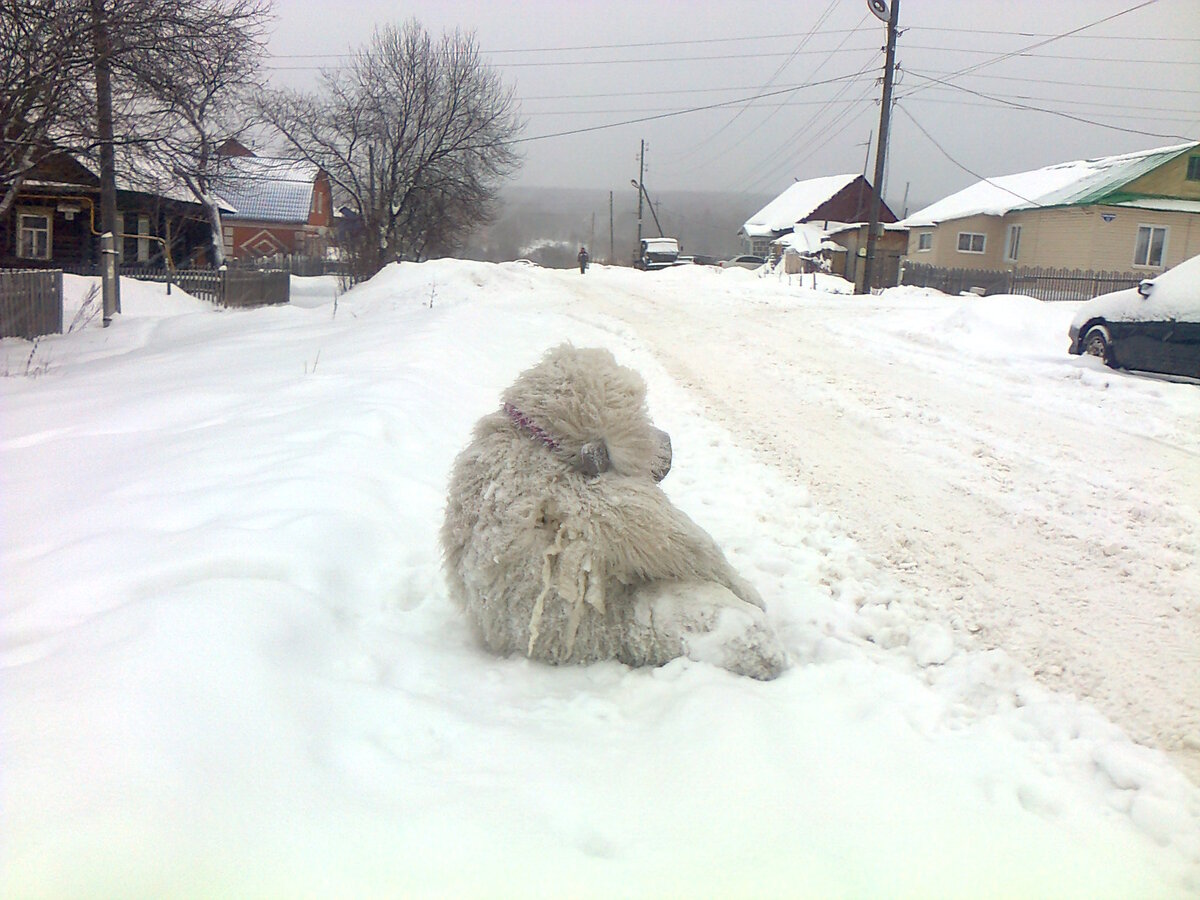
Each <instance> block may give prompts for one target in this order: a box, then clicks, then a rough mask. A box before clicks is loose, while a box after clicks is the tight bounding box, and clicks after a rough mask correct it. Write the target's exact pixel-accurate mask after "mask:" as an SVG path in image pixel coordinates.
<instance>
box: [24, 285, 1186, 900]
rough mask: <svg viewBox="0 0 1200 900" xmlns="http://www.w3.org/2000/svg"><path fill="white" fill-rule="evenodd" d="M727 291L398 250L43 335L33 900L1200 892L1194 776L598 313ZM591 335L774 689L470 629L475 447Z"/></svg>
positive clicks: (33, 512)
mask: <svg viewBox="0 0 1200 900" xmlns="http://www.w3.org/2000/svg"><path fill="white" fill-rule="evenodd" d="M695 268H696V270H697V271H696V272H691V273H687V274H685V275H679V274H678V273H671V276H670V277H671V282H662V281H657V280H656V279H655V277H654V276H655V275H657V274H659V273H652V274H651V275H650V276H647V274H646V273H634V272H629V271H623V270H611V269H606V268H604V267H601V266H597V267H594V269H593V270H592V271H591V272H589V274H588V275H587V277H586V278H581V277H580V276H579V275H578V274H577V273H572V272H559V271H551V270H542V269H535V268H532V267H528V266H515V265H501V266H495V265H488V264H482V263H463V262H452V261H440V262H436V263H426V264H422V265H416V264H401V265H396V266H392V267H389V268H388V269H387V270H385V271H384V272H383V273H381V274H380V275H379V276H378V277H377V278H376V279H374V280H373V281H371V282H370V283H368V284H365V285H362V286H360V287H358V288H356V289H355V290H353V291H351V292H349V293H347V294H345V295H343V296H341V297H339V298H338V303H337V308H336V312H335V310H334V306H333V299H334V297H333V293H334V290H335V285H334V282H333V281H332V280H322V281H320V282H316V283H314V284H311V285H305V284H300V285H298V288H299V289H298V290H297V294H296V297H297V302H296V303H294V304H292V305H290V306H286V307H271V308H265V309H258V310H250V311H221V310H216V309H214V308H212V307H210V306H208V305H207V304H203V303H200V302H199V301H196V300H194V299H192V298H187V297H186V295H181V296H175V294H173V295H172V298H170V299H168V298H167V297H166V295H165V290H164V289H163V287H162V286H146V285H137V284H135V283H132V282H129V281H125V282H123V289H124V290H125V292H126V293H125V297H126V298H127V299H125V300H124V301H123V303H124V304H125V308H126V312H125V313H124V314H123V315H122V316H121V317H119V318H118V319H117V321H116V322H115V323H114V325H113V327H112V328H110V329H100V328H99V327H98V326H99V323H98V320H96V321H93V322H92V324H91V325H90V326H88V327H87V328H84V329H82V330H80V331H77V332H76V333H73V334H69V335H63V336H56V337H49V338H46V339H44V340H43V342H42V344H41V346H42V347H43V348H44V350H45V353H46V354H47V355H46V359H47V365H46V367H45V368H44V370H43V371H42V372H41V375H40V377H38V378H22V377H10V378H5V379H0V410H2V413H0V497H2V498H3V499H2V500H0V503H2V507H0V509H2V522H0V535H2V537H0V540H2V541H3V544H2V545H0V571H3V573H4V584H5V589H4V594H3V599H2V601H0V603H2V606H0V634H2V635H3V640H2V642H0V672H2V673H3V675H2V676H0V677H2V678H3V684H4V697H5V712H4V716H3V719H2V720H0V729H2V730H0V758H2V759H3V772H4V775H3V780H2V781H0V790H2V792H3V795H2V802H0V808H2V809H3V810H4V813H3V815H4V837H5V841H4V843H5V846H4V854H3V864H2V865H0V894H3V895H4V896H5V897H27V896H71V895H75V896H81V895H89V896H97V895H118V896H145V895H152V894H164V893H166V894H178V893H189V894H196V895H207V896H221V895H228V896H231V895H250V894H270V895H276V896H286V895H293V894H294V895H300V894H302V895H306V896H353V895H367V894H405V895H431V894H434V895H439V896H481V895H486V896H506V895H512V896H517V895H519V896H528V895H531V894H532V895H540V894H555V893H568V894H570V895H572V896H598V897H599V896H613V895H620V896H663V895H676V896H679V895H688V896H691V895H713V896H732V895H756V896H772V895H774V896H779V895H792V896H828V895H847V896H930V895H937V896H961V897H975V896H979V895H980V894H981V893H984V894H994V895H997V896H1034V895H1038V896H1056V897H1057V896H1066V897H1089V898H1092V897H1114V898H1116V897H1120V898H1130V897H1177V896H1181V895H1184V894H1189V893H1190V894H1195V895H1197V896H1200V797H1198V794H1197V791H1196V789H1195V788H1194V787H1192V786H1191V785H1190V784H1189V783H1188V782H1187V780H1186V779H1185V778H1183V776H1182V775H1181V774H1180V773H1179V772H1178V771H1176V770H1175V769H1174V768H1172V767H1171V766H1170V765H1169V763H1168V762H1167V761H1166V760H1165V758H1164V757H1163V756H1162V755H1161V754H1158V753H1154V752H1151V751H1149V750H1145V749H1144V748H1141V747H1138V746H1137V745H1135V744H1133V743H1132V742H1130V741H1129V739H1128V738H1127V737H1125V736H1124V735H1123V734H1122V733H1121V732H1120V731H1119V730H1118V729H1116V728H1115V727H1114V726H1112V725H1111V724H1110V723H1108V722H1107V721H1106V720H1104V719H1103V718H1102V717H1100V716H1099V715H1098V714H1097V713H1096V712H1094V711H1093V710H1091V709H1090V708H1088V707H1086V706H1083V705H1081V704H1079V703H1077V702H1075V701H1074V700H1072V699H1071V698H1068V697H1063V696H1058V695H1053V694H1050V693H1048V692H1046V691H1043V690H1040V689H1038V688H1037V687H1036V686H1034V685H1033V684H1032V682H1031V681H1030V680H1029V678H1028V676H1027V675H1026V674H1025V673H1023V672H1021V671H1020V670H1018V668H1017V667H1016V666H1014V665H1013V664H1012V663H1011V661H1010V660H1008V659H1007V658H1006V657H1005V656H1004V655H1003V654H1001V653H999V652H992V653H987V654H981V653H971V652H968V651H966V650H964V649H962V648H961V647H959V646H958V645H957V644H956V642H955V639H954V637H953V634H952V632H951V630H950V629H949V627H948V626H946V625H945V623H939V622H937V621H932V620H930V619H929V618H928V617H927V616H920V615H918V614H916V613H914V612H912V611H911V609H910V607H909V606H908V605H907V603H906V600H907V598H906V597H905V596H904V595H903V593H902V592H901V591H900V590H899V589H898V587H897V585H896V584H895V582H893V581H892V580H891V579H890V577H889V575H888V573H887V572H886V570H884V569H882V568H881V567H880V565H879V563H878V561H877V560H872V559H870V558H868V557H867V556H866V555H865V554H864V553H863V552H862V551H861V550H860V549H859V548H858V547H857V546H856V545H855V544H854V542H853V541H852V540H850V539H849V538H848V537H847V536H846V535H845V534H844V533H843V532H841V531H840V530H839V529H838V528H837V527H836V526H835V525H834V524H833V522H834V520H833V519H832V518H831V517H830V516H828V515H827V514H826V513H825V512H824V511H822V510H821V509H818V508H815V507H814V506H813V504H812V502H811V500H810V498H809V496H808V494H807V491H806V490H805V489H804V487H803V486H802V485H799V484H797V483H795V481H793V480H789V478H788V477H787V475H786V474H785V473H783V472H781V471H778V470H775V469H772V468H769V467H767V466H765V465H763V464H761V463H758V462H756V461H755V459H754V458H753V456H752V455H751V454H750V453H749V452H748V450H747V448H746V447H744V446H742V445H741V444H739V442H738V438H737V436H735V435H732V434H730V433H728V432H726V431H724V430H723V429H722V428H721V427H719V426H718V425H716V424H714V422H713V421H712V420H711V419H710V418H709V417H708V416H707V415H706V411H705V410H704V409H701V408H699V407H698V406H697V405H696V403H695V401H693V400H692V399H691V398H690V395H689V394H688V393H687V392H686V391H685V390H684V388H683V387H681V386H680V385H679V384H677V383H676V382H675V381H673V380H672V379H671V378H670V377H669V376H668V375H667V373H666V371H665V369H664V368H663V367H662V365H661V364H660V363H659V362H658V361H657V360H655V359H654V358H653V357H652V356H651V355H650V353H649V352H648V350H647V349H646V348H645V347H644V346H642V345H640V344H639V343H638V342H637V341H636V340H634V339H633V338H631V337H630V335H629V334H628V332H627V331H626V330H624V329H622V328H621V327H620V325H619V324H615V323H614V322H612V321H608V320H603V319H596V318H588V317H586V316H583V315H582V314H581V312H580V308H579V306H578V304H577V303H576V302H574V300H573V298H578V297H579V296H581V293H580V292H585V291H590V292H597V296H599V295H602V294H603V292H605V291H622V292H628V293H633V292H637V291H658V290H666V289H669V290H680V292H681V294H685V293H687V292H691V293H692V294H702V293H704V292H717V294H718V295H719V297H720V302H728V298H727V297H726V294H725V292H726V291H727V290H728V289H729V285H731V284H734V281H733V280H730V279H729V278H728V276H729V275H730V273H725V275H724V276H722V277H721V278H716V279H714V278H712V277H711V274H710V273H707V272H704V271H701V267H695ZM750 274H751V273H747V275H750ZM733 279H734V280H735V281H736V288H737V292H738V293H739V294H740V295H741V296H743V297H745V298H746V299H747V300H754V301H756V302H782V298H783V297H784V296H785V295H786V294H787V293H793V292H792V291H788V290H787V289H786V288H781V286H780V285H779V284H778V283H777V282H776V281H775V280H773V279H756V278H754V277H742V276H738V275H737V274H736V273H733ZM675 282H678V283H677V284H675ZM294 283H295V282H294ZM84 287H86V285H85V284H83V283H82V282H81V283H80V284H78V285H77V286H76V287H73V288H72V291H74V292H75V293H78V289H81V288H84ZM322 292H325V295H326V300H325V302H321V301H320V295H321V293H322ZM705 296H707V294H705ZM835 302H850V301H849V300H846V301H842V300H838V299H836V298H835ZM854 302H857V303H862V302H870V301H867V300H864V299H862V298H856V299H855V300H854ZM953 302H955V303H958V302H959V301H957V300H955V301H953ZM1015 308H1018V309H1019V306H1018V307H1015ZM929 309H930V307H928V306H925V307H920V306H918V307H917V308H916V310H915V311H913V312H910V313H909V314H908V315H909V319H908V324H907V326H905V325H904V322H903V319H904V317H905V314H904V313H903V312H902V311H897V313H896V315H897V327H908V328H910V329H914V328H915V325H914V322H917V321H920V320H921V318H922V317H923V316H926V315H928V314H929ZM937 314H938V315H941V316H943V317H945V316H947V315H954V312H953V310H952V309H951V308H950V307H941V308H939V309H938V310H937ZM972 327H973V326H972ZM732 337H735V336H731V338H732ZM1018 337H1019V335H1018ZM567 339H569V340H571V341H573V342H574V343H576V344H577V345H580V346H586V345H600V346H607V347H609V348H610V349H611V350H613V352H614V353H615V355H616V356H617V358H618V360H619V361H620V362H622V363H623V364H626V365H630V366H632V367H634V368H636V369H638V370H639V371H641V372H642V373H643V375H644V376H645V377H646V379H647V382H648V385H649V396H650V405H651V413H652V415H653V417H654V419H655V421H656V422H657V424H659V425H660V426H661V427H663V428H665V429H666V430H668V431H669V432H670V433H671V436H672V439H673V442H674V448H675V463H674V469H673V471H672V473H671V475H670V476H669V477H668V479H667V480H666V481H665V482H664V488H665V489H666V490H667V491H668V493H669V494H670V495H671V497H672V500H673V501H675V502H676V503H677V504H679V505H680V506H681V507H682V508H683V509H684V510H685V511H687V512H688V513H689V515H691V516H693V517H694V518H695V519H696V520H697V521H698V522H699V523H700V524H701V525H702V526H704V527H705V528H706V529H707V530H709V531H710V532H711V533H712V534H713V536H714V537H715V538H716V539H717V541H718V542H719V543H720V544H721V545H722V547H723V548H725V550H726V552H727V555H728V556H729V557H730V560H731V562H732V563H733V564H734V566H735V567H737V568H738V569H739V570H740V571H741V572H742V573H743V574H744V575H745V576H746V577H747V578H748V579H749V580H750V581H752V582H753V583H754V584H755V585H756V586H757V587H758V588H759V590H760V591H761V593H762V594H763V596H764V598H765V599H766V601H767V604H768V610H769V613H770V615H771V616H772V618H773V619H774V621H775V623H776V625H777V627H778V629H779V631H780V633H781V635H782V636H783V639H784V640H785V642H786V643H787V645H788V647H789V650H790V652H791V653H792V656H793V663H794V666H793V668H792V669H791V670H790V671H789V672H788V673H786V674H785V675H784V676H783V677H781V678H780V679H779V680H777V681H775V682H772V683H769V684H762V683H758V682H754V681H751V680H749V679H744V678H738V677H735V676H731V675H729V674H728V673H726V672H724V671H721V670H718V669H715V668H712V667H710V666H706V665H703V664H698V663H693V662H689V661H687V660H677V661H675V662H673V663H671V664H669V665H667V666H664V667H662V668H661V669H652V670H630V669H627V668H625V667H623V666H621V665H618V664H615V663H607V664H600V665H594V666H589V667H579V668H562V669H555V668H550V667H547V666H543V665H539V664H534V663H531V662H528V661H526V660H522V659H498V658H495V657H493V656H491V655H490V654H488V653H486V652H485V651H483V650H482V649H481V648H480V646H479V645H478V644H477V643H476V641H475V640H474V638H473V637H472V635H471V633H470V630H469V628H468V626H467V624H466V622H465V621H464V620H463V618H462V617H461V616H460V615H459V614H458V613H457V612H456V611H455V610H454V609H452V608H451V606H450V604H449V602H448V600H447V598H446V594H445V588H444V586H443V583H442V578H441V574H440V569H439V560H438V551H437V540H436V532H437V527H438V523H440V521H441V511H442V503H443V499H444V492H445V487H446V479H447V473H448V471H449V467H450V464H451V461H452V460H453V458H454V455H455V454H456V453H457V452H458V450H459V449H460V448H461V447H462V446H464V445H465V443H466V441H467V438H468V434H469V431H470V428H471V425H472V423H473V422H474V421H475V420H476V419H477V418H478V417H479V416H480V415H481V414H482V413H484V412H486V411H489V410H491V409H494V408H495V407H496V405H497V403H498V395H499V391H500V390H501V388H502V387H503V386H504V385H506V384H508V383H509V382H510V381H511V380H512V378H513V376H514V375H515V374H516V373H517V372H519V371H521V370H522V369H524V368H525V367H527V366H528V365H529V364H530V363H531V362H533V361H534V360H536V359H537V358H538V357H539V356H540V355H541V353H542V352H543V350H545V348H547V347H549V346H551V345H553V344H556V343H558V342H560V341H563V340H567ZM0 352H3V354H4V355H5V357H6V358H8V359H10V360H16V359H19V358H23V356H24V355H27V354H28V352H29V345H28V344H27V343H25V342H20V341H4V342H3V344H0ZM729 352H731V353H753V349H752V348H747V347H742V346H739V345H738V344H737V343H736V341H734V340H731V341H730V347H729ZM14 368H15V366H14ZM10 371H11V369H10Z"/></svg>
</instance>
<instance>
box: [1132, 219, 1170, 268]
mask: <svg viewBox="0 0 1200 900" xmlns="http://www.w3.org/2000/svg"><path fill="white" fill-rule="evenodd" d="M1166 251H1167V229H1166V228H1163V227H1160V226H1158V225H1139V226H1138V233H1137V245H1136V246H1135V247H1134V249H1133V264H1134V265H1135V266H1147V267H1150V268H1159V267H1161V266H1162V264H1163V257H1164V256H1166Z"/></svg>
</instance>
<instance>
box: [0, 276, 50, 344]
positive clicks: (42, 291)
mask: <svg viewBox="0 0 1200 900" xmlns="http://www.w3.org/2000/svg"><path fill="white" fill-rule="evenodd" d="M62 276H63V273H62V270H61V269H42V270H38V271H24V270H22V271H0V337H19V338H26V339H27V340H32V339H33V338H35V337H39V336H40V335H43V334H61V333H62V327H63V278H62Z"/></svg>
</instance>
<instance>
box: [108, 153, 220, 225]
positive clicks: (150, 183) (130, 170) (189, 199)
mask: <svg viewBox="0 0 1200 900" xmlns="http://www.w3.org/2000/svg"><path fill="white" fill-rule="evenodd" d="M117 190H119V191H138V192H139V193H143V194H154V195H155V196H158V197H165V198H166V199H168V200H177V201H179V202H180V203H199V201H198V200H197V199H196V195H195V194H193V193H192V192H191V191H190V190H189V189H188V188H187V186H186V185H185V184H183V182H182V181H181V180H180V179H179V178H178V177H177V176H175V175H174V174H172V172H171V171H170V170H169V169H168V168H167V167H166V166H163V165H161V164H160V163H157V162H155V161H153V160H149V159H146V158H145V157H142V156H133V155H130V156H127V157H125V158H123V159H121V160H118V163H117ZM214 199H216V201H217V204H218V205H219V206H220V207H221V211H222V212H229V213H232V212H233V211H234V210H235V207H234V205H233V204H231V203H230V202H229V201H228V200H227V199H226V198H225V197H224V196H222V195H218V194H214Z"/></svg>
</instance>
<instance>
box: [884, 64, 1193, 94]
mask: <svg viewBox="0 0 1200 900" xmlns="http://www.w3.org/2000/svg"><path fill="white" fill-rule="evenodd" d="M904 71H906V72H908V73H909V74H910V75H916V76H917V77H924V78H930V79H932V80H937V79H938V78H939V77H940V78H950V77H952V76H953V75H954V74H955V73H954V72H939V71H937V70H934V69H930V70H928V71H926V72H924V73H922V72H918V71H917V70H915V69H905V70H904ZM969 77H970V78H990V79H992V80H993V81H1024V82H1030V83H1033V84H1057V85H1061V86H1062V87H1083V88H1096V89H1098V90H1107V91H1137V92H1138V93H1139V94H1200V91H1193V90H1189V89H1187V88H1166V87H1148V86H1144V85H1140V84H1094V83H1092V82H1087V81H1057V80H1054V79H1049V78H1025V77H1021V76H1019V75H996V74H994V73H991V72H989V73H988V74H986V75H980V74H978V73H975V72H973V73H971V75H970V76H969Z"/></svg>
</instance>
